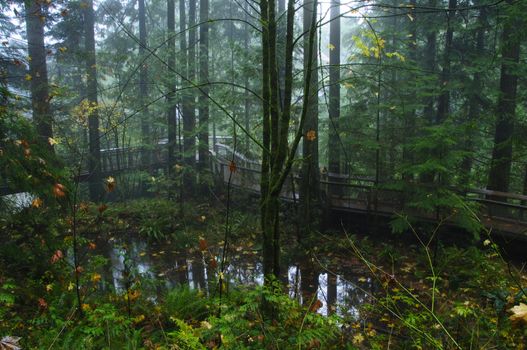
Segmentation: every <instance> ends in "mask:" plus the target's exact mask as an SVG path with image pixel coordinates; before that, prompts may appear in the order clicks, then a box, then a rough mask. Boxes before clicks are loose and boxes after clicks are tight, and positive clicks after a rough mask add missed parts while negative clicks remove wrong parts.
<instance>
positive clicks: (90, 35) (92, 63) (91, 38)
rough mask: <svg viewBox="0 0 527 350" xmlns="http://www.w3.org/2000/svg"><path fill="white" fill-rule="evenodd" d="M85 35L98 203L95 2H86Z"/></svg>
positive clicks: (91, 149) (90, 166) (94, 191)
mask: <svg viewBox="0 0 527 350" xmlns="http://www.w3.org/2000/svg"><path fill="white" fill-rule="evenodd" d="M83 7H84V35H85V44H84V46H85V49H86V53H85V55H86V57H85V58H86V77H87V78H86V80H87V84H86V97H87V100H88V102H89V104H90V108H89V112H90V113H89V116H88V135H89V136H88V139H89V144H90V145H89V160H88V169H89V172H90V180H89V189H90V199H91V200H93V201H97V200H99V199H100V198H101V195H102V182H101V146H100V135H99V112H98V102H97V60H96V54H95V18H94V17H95V16H94V13H93V0H84V6H83Z"/></svg>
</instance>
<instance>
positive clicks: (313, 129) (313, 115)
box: [300, 0, 320, 233]
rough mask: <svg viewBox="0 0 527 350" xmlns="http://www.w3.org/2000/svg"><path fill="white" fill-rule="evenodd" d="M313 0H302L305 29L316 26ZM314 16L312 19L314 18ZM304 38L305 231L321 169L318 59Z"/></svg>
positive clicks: (316, 202)
mask: <svg viewBox="0 0 527 350" xmlns="http://www.w3.org/2000/svg"><path fill="white" fill-rule="evenodd" d="M316 12H317V7H316V2H315V1H312V0H304V32H309V31H310V29H311V28H312V27H314V26H316V16H313V14H314V13H315V14H316ZM313 18H315V20H313ZM305 38H306V39H305V40H304V79H306V76H307V70H308V69H309V67H308V62H309V61H310V60H311V62H312V66H311V67H312V68H311V69H312V71H311V78H310V79H311V81H310V84H309V90H308V91H307V94H308V95H309V104H308V106H307V115H306V120H305V124H304V128H303V133H304V138H303V144H302V146H303V148H302V155H303V162H302V183H301V186H300V196H301V199H300V202H301V206H302V210H301V212H302V214H301V215H302V221H303V227H304V229H305V231H306V232H308V233H309V232H310V231H311V230H313V229H315V227H314V226H316V221H315V217H316V216H317V215H316V211H317V209H319V206H320V189H319V186H320V184H319V180H320V172H319V169H318V136H319V134H318V63H317V62H318V60H317V51H316V50H312V53H311V54H312V57H309V50H308V47H309V38H308V36H307V35H306V36H305ZM313 45H314V47H315V48H317V47H318V45H317V37H316V31H315V38H314V43H313Z"/></svg>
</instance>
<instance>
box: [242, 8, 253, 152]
mask: <svg viewBox="0 0 527 350" xmlns="http://www.w3.org/2000/svg"><path fill="white" fill-rule="evenodd" d="M249 9H250V7H249V5H248V3H247V2H245V9H244V12H245V20H246V21H248V20H249V15H248V13H249ZM243 51H244V52H245V53H246V54H247V53H248V52H249V30H244V32H243ZM246 57H247V56H246ZM244 75H245V78H244V83H243V85H244V88H245V91H244V96H243V100H244V104H245V105H244V108H243V119H244V127H245V130H249V119H250V117H249V116H250V113H251V110H250V109H251V105H250V97H249V90H248V89H249V74H244ZM244 141H245V142H244V144H245V146H244V148H245V154H246V155H247V156H249V155H250V139H249V135H247V134H246V135H245V140H244Z"/></svg>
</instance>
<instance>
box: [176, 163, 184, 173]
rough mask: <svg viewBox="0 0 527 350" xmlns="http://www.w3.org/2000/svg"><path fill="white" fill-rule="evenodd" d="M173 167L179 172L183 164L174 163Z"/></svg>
mask: <svg viewBox="0 0 527 350" xmlns="http://www.w3.org/2000/svg"><path fill="white" fill-rule="evenodd" d="M174 169H176V172H178V173H179V172H181V171H182V170H183V166H182V165H180V164H176V165H174Z"/></svg>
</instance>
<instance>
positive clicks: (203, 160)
mask: <svg viewBox="0 0 527 350" xmlns="http://www.w3.org/2000/svg"><path fill="white" fill-rule="evenodd" d="M208 20H209V0H200V2H199V21H200V23H201V24H200V27H199V67H200V69H199V81H200V84H202V87H201V91H202V94H201V95H200V96H199V164H200V170H201V171H204V170H206V169H207V167H208V164H209V101H208V97H207V96H208V93H209V87H208V85H207V84H208V82H209V24H208V22H207V21H208Z"/></svg>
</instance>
